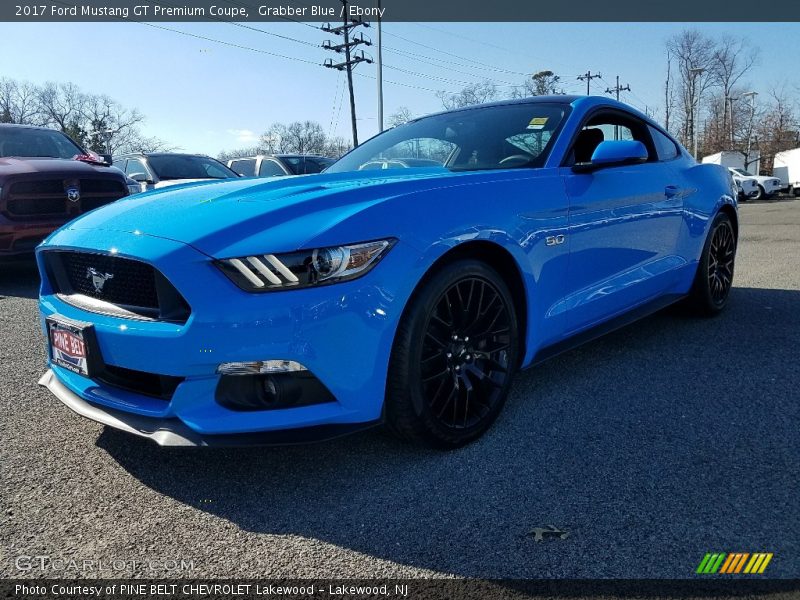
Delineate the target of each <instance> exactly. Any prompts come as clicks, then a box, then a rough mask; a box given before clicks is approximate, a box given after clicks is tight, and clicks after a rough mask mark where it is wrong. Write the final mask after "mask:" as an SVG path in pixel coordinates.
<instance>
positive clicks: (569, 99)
mask: <svg viewBox="0 0 800 600" xmlns="http://www.w3.org/2000/svg"><path fill="white" fill-rule="evenodd" d="M540 103H541V104H562V105H567V106H572V107H573V108H576V109H577V108H580V109H581V110H582V111H589V110H591V109H592V108H596V107H607V108H617V109H620V110H624V111H627V112H629V113H631V114H634V115H636V116H637V117H639V118H640V119H642V120H643V121H646V122H647V123H649V124H651V125H655V126H656V127H658V128H659V129H663V128H662V127H661V126H660V125H658V124H657V123H656V122H655V121H653V119H651V118H650V117H649V116H648V115H645V114H644V113H642V112H641V111H639V110H637V109H636V108H634V107H633V106H631V105H629V104H625V103H624V102H620V101H619V100H614V99H613V98H609V97H607V96H577V95H574V94H573V95H567V94H557V95H551V96H529V97H527V98H510V99H508V100H497V101H495V102H487V103H484V104H472V105H470V106H464V107H462V108H454V109H452V110H443V111H440V112H438V113H432V114H430V115H424V116H421V117H418V118H416V119H412V120H411V121H409V122H411V123H413V122H414V121H417V120H419V119H424V118H427V117H434V116H437V115H446V114H448V113H455V112H460V111H466V110H479V109H483V108H492V107H496V106H509V105H515V104H540Z"/></svg>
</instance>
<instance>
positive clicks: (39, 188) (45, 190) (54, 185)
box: [9, 179, 64, 196]
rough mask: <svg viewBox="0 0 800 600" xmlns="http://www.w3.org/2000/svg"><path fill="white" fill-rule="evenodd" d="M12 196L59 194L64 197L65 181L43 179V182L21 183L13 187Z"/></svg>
mask: <svg viewBox="0 0 800 600" xmlns="http://www.w3.org/2000/svg"><path fill="white" fill-rule="evenodd" d="M9 193H10V194H11V195H16V194H59V195H60V196H64V180H62V179H43V180H41V181H19V182H17V183H15V184H13V185H12V186H11V189H10V190H9Z"/></svg>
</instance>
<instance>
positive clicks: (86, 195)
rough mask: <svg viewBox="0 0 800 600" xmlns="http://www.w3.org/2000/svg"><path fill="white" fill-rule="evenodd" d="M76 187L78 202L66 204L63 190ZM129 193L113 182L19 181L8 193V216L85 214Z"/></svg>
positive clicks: (117, 181)
mask: <svg viewBox="0 0 800 600" xmlns="http://www.w3.org/2000/svg"><path fill="white" fill-rule="evenodd" d="M73 186H74V187H77V188H78V190H79V192H80V200H78V201H77V202H69V201H68V200H67V192H66V189H67V188H68V187H73ZM127 193H128V189H127V187H126V186H125V185H124V184H123V183H122V182H121V181H119V180H116V179H81V180H80V181H78V180H74V179H73V180H69V179H42V180H39V181H36V180H34V181H18V182H16V183H13V184H11V186H10V187H9V191H8V201H7V207H8V209H7V210H8V213H9V215H10V216H11V217H36V216H53V215H64V216H67V214H68V213H71V214H76V212H77V213H83V212H88V211H90V210H94V209H95V208H99V207H101V206H104V205H106V204H109V203H111V202H113V201H114V200H119V199H120V198H122V197H123V196H126V195H127Z"/></svg>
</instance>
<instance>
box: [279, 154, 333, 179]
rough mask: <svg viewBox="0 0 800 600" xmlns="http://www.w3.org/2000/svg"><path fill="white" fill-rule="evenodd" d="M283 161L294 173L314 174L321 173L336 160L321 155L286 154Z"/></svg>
mask: <svg viewBox="0 0 800 600" xmlns="http://www.w3.org/2000/svg"><path fill="white" fill-rule="evenodd" d="M283 162H284V164H286V165H287V166H288V167H289V170H290V171H291V172H292V173H293V174H294V175H312V174H314V173H321V172H322V171H323V170H325V169H326V168H328V167H329V166H330V165H332V164H333V162H334V161H333V160H331V159H330V158H323V157H319V156H284V157H283Z"/></svg>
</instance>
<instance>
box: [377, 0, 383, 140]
mask: <svg viewBox="0 0 800 600" xmlns="http://www.w3.org/2000/svg"><path fill="white" fill-rule="evenodd" d="M380 14H381V0H378V53H377V58H378V73H377V75H378V133H381V132H382V131H383V45H382V44H381V17H380Z"/></svg>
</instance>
